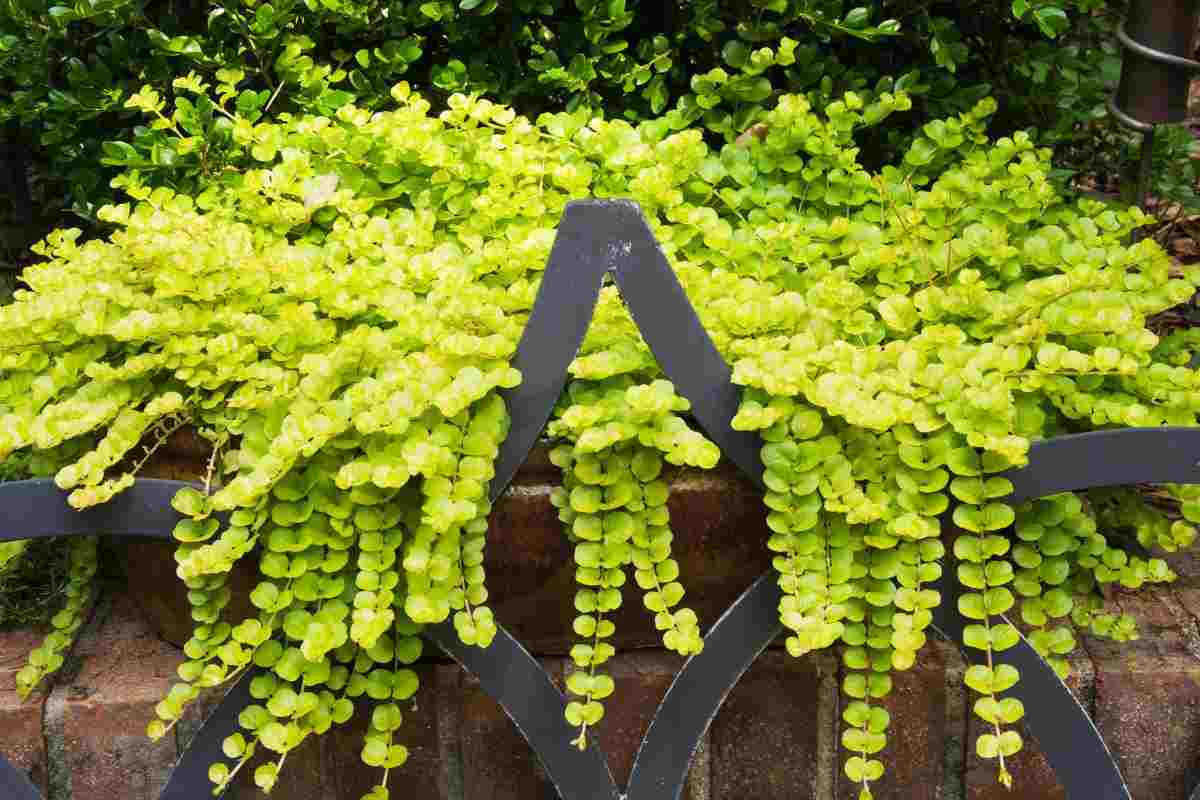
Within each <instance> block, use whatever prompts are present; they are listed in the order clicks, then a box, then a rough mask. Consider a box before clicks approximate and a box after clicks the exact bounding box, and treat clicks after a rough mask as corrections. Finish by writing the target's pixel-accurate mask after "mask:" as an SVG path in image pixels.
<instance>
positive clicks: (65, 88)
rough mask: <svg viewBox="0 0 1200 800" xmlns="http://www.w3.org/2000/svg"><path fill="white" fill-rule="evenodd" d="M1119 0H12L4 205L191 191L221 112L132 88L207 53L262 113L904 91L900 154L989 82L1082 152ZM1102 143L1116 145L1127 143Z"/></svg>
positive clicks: (0, 68)
mask: <svg viewBox="0 0 1200 800" xmlns="http://www.w3.org/2000/svg"><path fill="white" fill-rule="evenodd" d="M1119 6H1120V3H1119V2H1118V3H1111V2H1110V3H1106V2H1105V1H1104V0H1053V2H1051V3H1046V2H1033V3H1030V2H1026V0H1018V2H1015V3H1010V2H1009V0H985V1H984V2H978V3H959V4H955V3H945V2H933V1H932V0H885V1H884V2H863V3H862V4H861V5H859V4H857V3H844V2H837V1H836V0H835V1H832V2H831V1H830V0H740V1H739V2H718V0H690V1H688V2H677V3H658V2H638V1H637V0H606V1H605V2H598V1H597V0H574V1H573V2H572V1H571V0H517V1H516V2H510V3H498V2H497V0H460V1H459V2H451V1H450V0H441V1H440V2H378V1H377V0H376V1H373V2H365V3H363V2H355V3H351V2H341V0H322V1H321V2H317V0H306V1H305V2H299V0H275V2H262V3H255V2H246V3H237V2H233V0H222V1H221V2H217V3H212V4H201V3H197V2H194V0H192V1H191V2H189V1H188V0H170V2H164V1H163V0H151V1H150V2H129V0H96V2H86V3H85V2H82V1H81V2H78V3H76V4H74V5H54V4H53V3H48V2H39V1H38V0H5V2H4V3H2V4H0V123H7V124H8V125H9V128H8V134H7V138H8V139H9V140H10V141H16V142H18V143H20V146H21V147H22V149H24V150H27V151H28V152H29V157H30V158H31V160H32V164H33V169H32V172H33V175H34V180H33V183H32V196H31V197H30V198H28V199H24V198H23V199H20V200H19V201H17V202H13V203H11V207H9V208H5V207H4V206H3V204H0V215H5V216H8V217H17V218H18V221H19V222H20V223H21V224H22V226H23V227H29V226H30V225H31V224H32V222H33V220H30V219H20V214H22V213H24V212H25V211H26V210H27V209H29V208H31V207H32V209H33V210H34V211H36V214H34V215H33V216H34V217H36V218H38V219H41V220H43V221H44V223H52V222H55V221H57V220H60V219H61V218H62V214H63V213H64V212H66V211H69V212H71V213H73V214H74V215H76V216H77V217H80V218H83V219H84V220H88V221H91V222H94V212H95V210H96V208H98V207H99V206H100V205H102V204H104V203H105V202H108V201H110V200H111V199H112V198H113V192H112V191H111V189H110V187H109V185H108V184H109V181H110V179H111V178H112V177H113V176H114V175H116V174H117V173H118V172H119V171H121V170H124V169H128V168H131V167H133V168H136V169H137V170H138V171H139V172H140V173H144V175H145V179H146V180H147V181H148V182H149V183H152V184H156V185H167V186H171V187H173V188H177V189H189V190H190V189H191V188H194V182H195V180H196V179H197V178H198V177H200V176H202V174H203V173H205V172H206V171H207V172H211V171H215V170H220V169H222V168H223V167H224V164H223V162H222V160H221V152H220V151H221V146H220V141H221V136H220V129H221V128H222V127H226V122H227V121H226V120H223V119H220V118H218V119H210V118H209V117H208V116H207V115H208V114H209V110H208V109H207V108H198V109H196V115H195V116H191V115H190V114H188V112H187V110H186V109H185V110H184V116H185V117H186V119H183V120H178V121H177V124H180V125H183V126H184V127H185V129H186V130H187V131H188V132H189V133H191V134H193V135H198V136H201V137H202V138H203V140H204V142H203V146H198V148H197V149H196V150H195V151H192V152H189V153H181V152H179V151H177V150H173V149H172V148H170V147H168V146H166V143H165V142H164V139H163V138H162V137H161V136H159V135H157V132H156V131H155V129H154V127H153V126H151V127H149V128H147V127H144V125H143V118H142V115H141V114H140V113H139V112H138V111H137V110H136V109H135V108H131V107H130V98H131V97H132V96H133V95H134V94H135V93H137V92H138V91H140V90H141V88H142V87H143V86H145V85H149V86H150V87H152V88H153V89H155V90H156V91H157V92H159V93H160V95H163V96H166V95H168V94H169V93H170V92H171V91H172V83H173V82H174V81H175V80H176V79H177V78H178V77H179V76H185V75H188V74H191V73H194V74H195V75H196V76H198V77H200V78H202V79H205V80H207V81H209V82H210V83H215V84H219V85H222V86H223V87H225V91H228V92H229V93H231V94H232V95H234V96H235V97H236V103H235V105H236V107H237V108H238V110H239V111H240V112H241V115H242V116H244V117H246V118H248V119H255V118H256V117H257V116H259V115H261V114H263V113H264V112H268V111H269V112H270V113H272V114H277V113H284V112H304V113H317V114H323V115H329V114H331V113H332V112H333V111H334V110H336V108H337V107H339V106H340V105H343V104H344V103H346V102H349V101H350V100H354V101H355V102H356V103H357V104H358V105H359V106H360V107H364V108H377V107H379V106H380V104H381V103H382V102H385V101H386V99H387V92H388V89H389V87H390V86H391V85H393V84H394V83H395V82H396V81H398V80H400V79H401V78H403V79H404V80H407V81H408V82H409V83H410V84H412V85H413V87H414V88H415V89H417V90H419V91H421V92H422V93H424V94H425V95H427V96H429V97H430V98H431V100H433V101H434V102H435V103H437V102H441V101H442V100H444V98H445V97H447V96H448V95H449V94H450V93H453V92H463V93H469V94H470V93H473V94H479V95H483V96H487V97H490V98H492V99H493V100H496V101H499V102H503V103H506V104H509V105H511V106H513V107H514V109H516V110H517V111H518V112H521V113H525V114H529V115H536V114H537V113H539V112H541V111H553V110H563V109H565V110H575V109H577V108H581V107H582V108H588V109H590V110H591V111H593V112H595V113H600V112H602V113H603V114H604V115H605V116H607V117H609V118H614V117H624V118H626V119H629V120H631V121H637V120H641V119H646V118H649V117H653V116H657V115H658V114H660V113H661V112H663V111H664V110H667V109H669V108H678V109H679V110H680V112H681V114H682V117H683V119H684V120H685V121H686V123H687V124H694V123H696V122H697V121H698V120H701V119H702V120H703V123H702V124H703V125H704V127H706V128H707V129H708V130H709V131H710V132H712V133H714V134H717V135H722V136H725V137H729V138H732V137H735V136H737V135H739V134H741V133H742V132H744V131H746V130H747V129H748V128H750V127H751V126H753V125H754V124H755V123H756V122H757V121H758V120H759V119H760V118H761V116H762V114H763V113H764V112H763V109H764V107H769V106H770V105H771V100H772V98H773V97H775V96H778V94H779V93H781V92H790V93H797V92H803V93H808V94H809V95H810V99H812V100H813V101H814V102H815V103H816V104H818V105H823V104H825V103H827V102H829V101H830V100H831V99H832V98H833V97H834V96H838V95H840V94H841V93H842V92H844V91H846V90H855V91H858V92H860V93H862V92H867V93H868V94H869V93H872V92H873V91H892V90H897V89H903V90H905V91H906V92H907V93H908V94H909V95H910V96H913V98H914V103H915V106H914V109H913V111H912V112H911V113H909V114H906V115H901V116H898V117H897V118H896V119H894V120H893V121H892V122H891V123H890V124H889V126H885V127H883V128H881V129H880V130H879V131H878V132H876V133H875V134H874V135H873V137H872V138H871V139H870V140H868V141H865V142H864V143H863V146H864V148H865V149H866V153H865V158H866V159H867V160H868V161H873V162H877V163H884V162H886V161H887V160H889V159H891V158H893V157H894V156H895V155H896V154H897V152H899V151H900V149H901V148H903V147H904V146H906V145H907V143H908V141H909V140H910V139H911V138H912V132H913V131H915V130H916V129H917V128H918V126H919V125H920V124H922V123H923V122H925V121H927V120H929V119H934V118H938V117H942V116H945V115H948V114H956V113H960V112H962V111H965V110H967V109H969V108H970V107H971V106H973V105H974V103H976V102H977V101H978V100H979V99H980V98H982V97H983V96H985V95H987V94H989V93H991V94H992V95H993V96H995V97H996V98H997V99H998V100H999V102H1000V107H1001V112H1000V115H999V117H998V119H999V123H998V125H997V130H996V132H997V133H1008V132H1011V131H1013V130H1016V129H1019V128H1025V127H1030V126H1032V127H1035V128H1037V129H1038V130H1039V131H1041V132H1042V133H1043V143H1050V144H1056V145H1060V146H1061V147H1062V154H1061V155H1062V159H1063V161H1064V163H1065V164H1067V165H1068V166H1070V167H1071V168H1074V169H1079V168H1081V166H1084V165H1086V163H1087V162H1088V160H1089V159H1094V158H1095V154H1094V152H1093V151H1094V149H1095V148H1094V147H1093V146H1092V145H1091V142H1092V141H1093V140H1094V134H1093V132H1092V130H1091V127H1092V125H1091V123H1092V121H1093V120H1094V119H1095V117H1096V116H1097V115H1098V114H1101V113H1102V107H1103V99H1104V94H1105V83H1106V81H1111V80H1112V79H1114V78H1115V73H1114V65H1115V64H1116V63H1117V62H1116V61H1115V58H1116V56H1115V49H1114V48H1113V47H1112V46H1111V45H1109V46H1107V47H1104V48H1101V47H1099V46H1098V44H1099V43H1100V42H1102V41H1107V40H1108V39H1111V33H1112V28H1113V19H1114V17H1113V13H1112V12H1113V11H1119V10H1120V9H1119ZM1068 12H1069V13H1070V16H1068ZM1018 14H1019V15H1020V16H1019V17H1018V16H1017V15H1018ZM1047 37H1058V38H1057V40H1056V41H1054V42H1051V41H1049V40H1048V39H1047ZM214 140H215V141H214ZM105 142H114V144H110V145H108V146H105ZM1103 142H1104V147H1106V148H1109V149H1110V150H1111V149H1112V148H1113V147H1114V146H1115V144H1117V140H1116V139H1113V138H1112V137H1109V138H1108V139H1104V140H1103ZM2 160H3V153H0V161H2ZM14 212H15V213H14ZM71 224H78V223H77V220H72V221H71ZM33 228H34V229H36V230H42V229H44V226H43V228H38V226H37V225H33ZM6 238H7V239H8V240H9V241H10V247H11V246H16V247H20V246H23V245H25V244H27V242H26V241H24V240H20V237H16V239H17V241H15V244H14V236H13V235H12V233H11V232H10V234H9V235H8V236H6ZM11 257H12V256H11V254H10V260H11Z"/></svg>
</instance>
